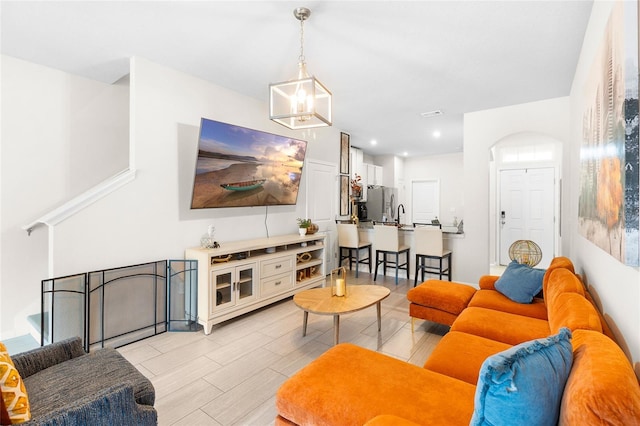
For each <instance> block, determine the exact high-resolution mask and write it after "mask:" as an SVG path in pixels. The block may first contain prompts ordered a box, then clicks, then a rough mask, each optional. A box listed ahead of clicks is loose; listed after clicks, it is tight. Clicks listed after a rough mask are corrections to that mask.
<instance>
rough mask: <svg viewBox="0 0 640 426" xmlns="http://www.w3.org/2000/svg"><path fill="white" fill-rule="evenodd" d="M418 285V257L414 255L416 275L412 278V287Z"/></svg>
mask: <svg viewBox="0 0 640 426" xmlns="http://www.w3.org/2000/svg"><path fill="white" fill-rule="evenodd" d="M416 285H418V255H417V254H416V275H415V276H414V277H413V286H414V287H415V286H416Z"/></svg>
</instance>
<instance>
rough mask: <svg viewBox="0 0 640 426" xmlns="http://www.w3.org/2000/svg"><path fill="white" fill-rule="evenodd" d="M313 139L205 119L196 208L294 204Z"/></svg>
mask: <svg viewBox="0 0 640 426" xmlns="http://www.w3.org/2000/svg"><path fill="white" fill-rule="evenodd" d="M306 148H307V142H305V141H302V140H298V139H292V138H289V137H285V136H279V135H274V134H272V133H267V132H261V131H259V130H252V129H247V128H245V127H240V126H235V125H232V124H227V123H221V122H218V121H213V120H208V119H206V118H203V119H202V120H201V123H200V137H199V140H198V159H197V162H196V173H195V179H194V184H193V196H192V199H191V208H192V209H206V208H216V207H248V206H266V205H293V204H296V201H297V199H298V190H299V187H300V178H301V176H302V166H303V164H304V156H305V152H306Z"/></svg>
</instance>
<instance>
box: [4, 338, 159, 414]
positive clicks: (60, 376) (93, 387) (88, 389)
mask: <svg viewBox="0 0 640 426" xmlns="http://www.w3.org/2000/svg"><path fill="white" fill-rule="evenodd" d="M11 359H12V360H13V363H14V364H15V366H16V368H17V370H18V372H20V376H21V377H22V379H23V380H24V384H25V388H26V389H27V395H28V397H29V404H30V406H31V420H30V421H28V422H26V423H23V424H24V425H88V424H90V425H125V424H126V425H155V424H157V422H158V416H157V412H156V410H155V409H154V408H153V404H154V402H155V390H154V388H153V385H152V384H151V382H150V381H149V379H147V378H146V377H145V376H144V375H142V373H140V372H139V371H138V370H137V369H136V368H135V367H134V366H133V365H131V363H129V361H127V360H126V359H125V358H124V357H123V356H122V355H120V354H119V353H118V352H117V351H116V350H114V349H99V350H97V351H95V352H92V353H90V354H87V353H85V352H84V350H83V348H82V341H81V340H80V338H79V337H77V338H72V339H68V340H64V341H61V342H57V343H54V344H51V345H49V346H44V347H41V348H37V349H34V350H31V351H28V352H23V353H21V354H17V355H13V356H12V357H11Z"/></svg>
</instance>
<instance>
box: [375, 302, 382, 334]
mask: <svg viewBox="0 0 640 426" xmlns="http://www.w3.org/2000/svg"><path fill="white" fill-rule="evenodd" d="M376 310H377V311H378V331H381V330H382V315H381V314H380V310H381V309H380V302H378V303H376Z"/></svg>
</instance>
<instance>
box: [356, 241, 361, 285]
mask: <svg viewBox="0 0 640 426" xmlns="http://www.w3.org/2000/svg"><path fill="white" fill-rule="evenodd" d="M358 269H360V249H359V248H356V278H358Z"/></svg>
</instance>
